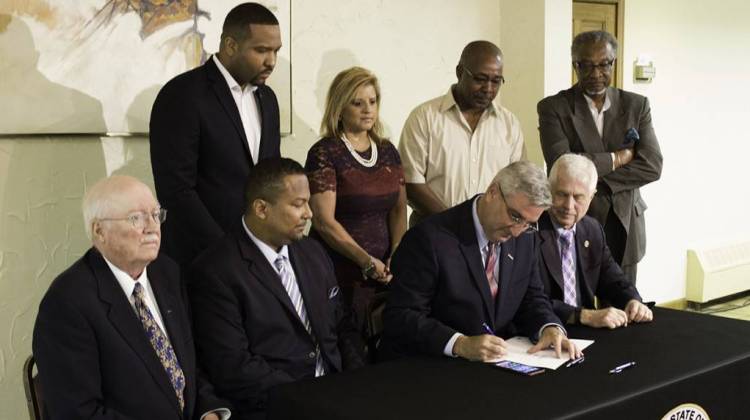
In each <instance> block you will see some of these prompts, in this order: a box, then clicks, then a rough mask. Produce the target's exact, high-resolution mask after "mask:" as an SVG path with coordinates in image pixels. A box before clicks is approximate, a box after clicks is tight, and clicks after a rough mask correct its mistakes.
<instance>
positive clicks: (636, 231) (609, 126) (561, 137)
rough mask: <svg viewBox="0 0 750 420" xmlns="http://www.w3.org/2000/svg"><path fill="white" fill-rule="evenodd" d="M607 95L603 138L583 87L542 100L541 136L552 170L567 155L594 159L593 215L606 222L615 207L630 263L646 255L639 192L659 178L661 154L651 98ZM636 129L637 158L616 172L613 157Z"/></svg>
mask: <svg viewBox="0 0 750 420" xmlns="http://www.w3.org/2000/svg"><path fill="white" fill-rule="evenodd" d="M607 95H608V96H609V99H610V102H611V104H612V105H611V107H610V108H609V110H608V111H606V112H605V113H604V130H603V136H601V137H600V136H599V132H598V131H597V129H596V124H595V123H594V119H593V117H592V116H591V111H590V110H589V107H588V104H587V103H586V99H585V98H584V97H583V91H582V90H581V89H580V88H579V87H578V85H575V86H573V87H572V88H570V89H568V90H563V91H560V92H559V93H558V94H556V95H554V96H549V97H547V98H544V99H543V100H541V101H540V102H539V104H538V105H537V112H538V113H539V136H540V141H541V144H542V152H543V153H544V160H545V161H546V162H547V167H548V168H551V167H552V164H553V163H554V162H555V161H556V160H557V158H558V157H560V155H562V154H564V153H568V152H572V153H582V154H585V155H586V156H588V157H589V158H591V159H592V160H593V161H594V165H596V170H597V172H598V173H599V185H598V186H597V191H596V195H595V196H594V200H593V201H592V202H591V206H590V207H589V211H588V215H589V216H592V217H593V218H594V219H596V220H598V221H599V223H601V224H605V222H606V221H607V214H608V213H609V210H610V208H613V209H614V212H615V214H616V215H617V218H618V219H619V221H620V223H621V224H622V226H623V228H624V229H625V232H626V234H627V240H626V243H625V247H624V250H625V251H624V256H623V261H622V264H623V265H631V264H635V263H637V262H638V261H640V260H641V258H643V255H644V254H645V253H646V225H645V219H644V215H643V213H644V211H645V210H646V203H645V202H644V201H643V199H642V198H641V193H640V189H639V188H640V187H641V186H643V185H646V184H648V183H650V182H653V181H656V180H657V179H659V177H660V176H661V169H662V155H661V150H660V148H659V143H658V141H657V140H656V134H655V133H654V127H653V125H652V124H651V107H650V106H649V103H648V99H647V98H645V97H643V96H641V95H638V94H635V93H632V92H626V91H624V90H622V89H615V88H612V87H610V88H608V89H607ZM631 128H633V129H635V130H637V131H638V135H639V137H640V140H638V143H637V144H636V147H635V154H634V156H633V160H632V161H631V162H630V163H628V164H627V165H624V166H622V167H620V168H618V169H616V170H614V171H613V170H612V157H611V154H610V153H611V152H614V151H617V150H619V149H621V146H622V144H623V142H624V140H625V134H626V133H627V132H628V130H629V129H631Z"/></svg>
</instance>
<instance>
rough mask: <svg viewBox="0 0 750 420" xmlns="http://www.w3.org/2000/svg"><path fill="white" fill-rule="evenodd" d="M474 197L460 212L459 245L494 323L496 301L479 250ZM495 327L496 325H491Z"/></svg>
mask: <svg viewBox="0 0 750 420" xmlns="http://www.w3.org/2000/svg"><path fill="white" fill-rule="evenodd" d="M472 203H473V199H472V200H469V201H467V202H466V203H465V206H466V207H465V208H464V209H463V210H464V211H462V212H460V213H459V221H458V223H459V230H458V237H459V242H460V244H459V247H460V249H461V253H462V254H463V256H464V259H465V260H466V265H467V266H469V272H470V273H471V278H472V280H473V281H474V284H475V285H476V287H477V290H478V291H479V294H480V296H481V297H482V303H483V305H484V312H485V316H486V317H487V319H488V320H489V321H490V322H491V323H493V324H494V321H493V320H494V317H493V316H492V314H493V313H495V303H494V302H493V301H492V294H491V293H490V285H489V283H488V281H487V275H486V274H485V273H484V264H483V263H482V254H481V253H480V252H479V242H478V240H477V234H476V232H475V230H474V219H473V216H472V210H471V209H472V205H473V204H472ZM491 327H493V328H494V325H491Z"/></svg>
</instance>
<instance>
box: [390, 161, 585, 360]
mask: <svg viewBox="0 0 750 420" xmlns="http://www.w3.org/2000/svg"><path fill="white" fill-rule="evenodd" d="M549 205H550V192H549V185H548V183H547V178H546V176H545V175H544V172H543V171H542V170H541V169H540V168H538V167H537V166H536V165H534V164H533V163H530V162H527V161H519V162H515V163H512V164H510V165H509V166H506V167H505V168H503V169H502V170H500V172H499V173H498V174H497V175H496V176H495V178H494V179H493V180H492V182H491V183H490V186H489V187H488V188H487V191H486V192H485V193H484V194H480V195H477V196H475V197H474V198H471V199H469V200H467V201H465V202H464V203H462V204H460V205H458V206H456V207H453V208H451V209H448V210H446V211H444V212H442V213H438V214H437V215H434V216H431V217H429V218H427V219H425V220H424V221H423V222H422V223H420V224H418V225H416V226H415V227H413V228H412V229H411V230H409V231H408V232H407V233H406V235H405V236H404V238H403V239H402V240H401V244H400V245H399V247H398V249H397V250H396V253H395V254H394V255H393V260H392V263H391V269H392V271H393V275H394V278H393V281H392V282H391V293H390V295H389V297H388V302H387V304H386V307H385V312H384V323H385V329H384V339H383V343H382V345H381V351H382V353H383V354H384V355H385V357H386V358H387V357H389V356H391V357H392V356H398V355H404V354H427V355H441V354H444V355H446V356H457V357H463V358H465V359H469V360H481V361H489V360H494V359H499V358H501V357H502V356H503V355H505V354H506V348H505V347H506V344H505V341H504V340H503V338H508V337H511V336H514V335H516V334H523V335H526V336H528V337H529V338H530V339H531V340H532V341H536V340H538V342H537V343H536V345H535V346H534V347H532V348H531V349H530V352H536V351H539V350H542V349H546V348H548V347H550V346H552V347H554V348H555V351H556V352H557V355H558V357H561V350H562V349H567V350H568V352H569V357H570V358H577V357H580V355H581V351H580V350H578V349H577V348H576V346H575V344H574V343H573V342H571V341H569V340H568V338H567V337H566V333H565V330H564V329H563V327H562V326H561V322H560V320H559V319H558V318H557V317H556V316H555V314H554V313H553V311H552V307H551V306H550V303H549V300H548V299H547V297H546V296H545V295H544V291H543V289H542V284H541V282H540V280H539V272H538V265H537V258H536V256H537V250H536V241H535V236H534V235H533V234H525V232H526V231H527V229H529V228H531V227H533V226H535V225H536V221H537V219H538V218H539V216H540V215H541V214H542V212H543V211H544V209H546V208H547V207H549ZM501 337H502V338H501Z"/></svg>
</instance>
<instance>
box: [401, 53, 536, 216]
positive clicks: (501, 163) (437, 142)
mask: <svg viewBox="0 0 750 420" xmlns="http://www.w3.org/2000/svg"><path fill="white" fill-rule="evenodd" d="M503 65H504V61H503V54H502V52H501V51H500V49H499V48H498V47H497V46H496V45H495V44H493V43H491V42H488V41H474V42H471V43H469V44H468V45H466V47H465V48H464V50H463V52H462V53H461V58H460V60H459V62H458V65H457V66H456V78H457V79H458V80H457V83H456V84H454V85H452V86H451V87H450V89H449V90H448V92H446V93H445V94H444V95H442V96H438V97H437V98H434V99H431V100H429V101H427V102H425V103H423V104H421V105H419V106H418V107H416V108H415V109H414V110H413V111H412V112H411V114H410V115H409V117H408V118H407V120H406V123H405V124H404V128H403V130H402V131H401V140H400V142H399V154H400V155H401V162H402V165H403V169H404V178H405V181H406V195H407V199H408V200H409V205H410V206H411V207H412V208H413V209H414V211H413V212H412V216H411V219H410V226H413V225H415V224H416V223H417V222H418V221H419V220H421V219H423V218H424V217H426V216H429V215H431V214H434V213H439V212H441V211H443V210H445V209H447V208H449V207H453V206H455V205H457V204H459V203H461V202H463V201H465V200H467V199H469V198H471V197H473V196H474V195H476V194H477V193H480V192H483V191H484V190H485V189H486V188H487V186H488V185H489V184H490V181H491V180H492V177H493V176H494V175H495V174H496V173H497V171H499V170H500V169H502V168H504V167H505V166H507V165H508V164H510V163H512V162H516V161H518V160H520V159H521V158H522V157H523V156H524V155H525V148H524V143H523V135H522V134H521V126H520V124H519V122H518V118H516V117H515V115H513V114H512V113H511V112H510V111H508V110H507V109H505V108H503V107H502V106H500V105H499V104H498V103H497V102H496V101H495V98H496V96H497V93H498V92H499V90H500V86H502V85H503V84H504V83H505V78H504V77H503Z"/></svg>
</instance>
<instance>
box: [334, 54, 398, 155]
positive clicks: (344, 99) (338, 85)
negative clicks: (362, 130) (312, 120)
mask: <svg viewBox="0 0 750 420" xmlns="http://www.w3.org/2000/svg"><path fill="white" fill-rule="evenodd" d="M368 85H369V86H372V87H373V89H375V96H376V98H377V104H378V118H376V119H375V124H373V126H372V128H371V129H370V130H369V132H368V134H369V135H370V137H371V138H372V139H373V140H374V141H375V142H376V143H378V144H380V143H381V142H383V141H384V140H385V139H384V138H383V125H382V124H381V123H380V84H379V83H378V78H377V77H375V75H374V74H372V72H371V71H369V70H367V69H365V68H362V67H352V68H349V69H346V70H344V71H342V72H341V73H339V74H337V75H336V77H335V78H334V79H333V82H331V87H330V88H328V95H327V96H326V109H325V112H324V113H323V121H322V122H321V123H320V135H321V136H323V137H333V138H336V139H338V138H340V137H341V136H342V134H343V133H344V131H343V130H344V126H343V123H342V122H341V115H342V114H343V113H344V108H345V107H346V106H347V105H349V103H350V102H351V101H352V99H353V98H354V95H355V94H356V93H357V90H358V89H359V88H360V87H363V86H368Z"/></svg>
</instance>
